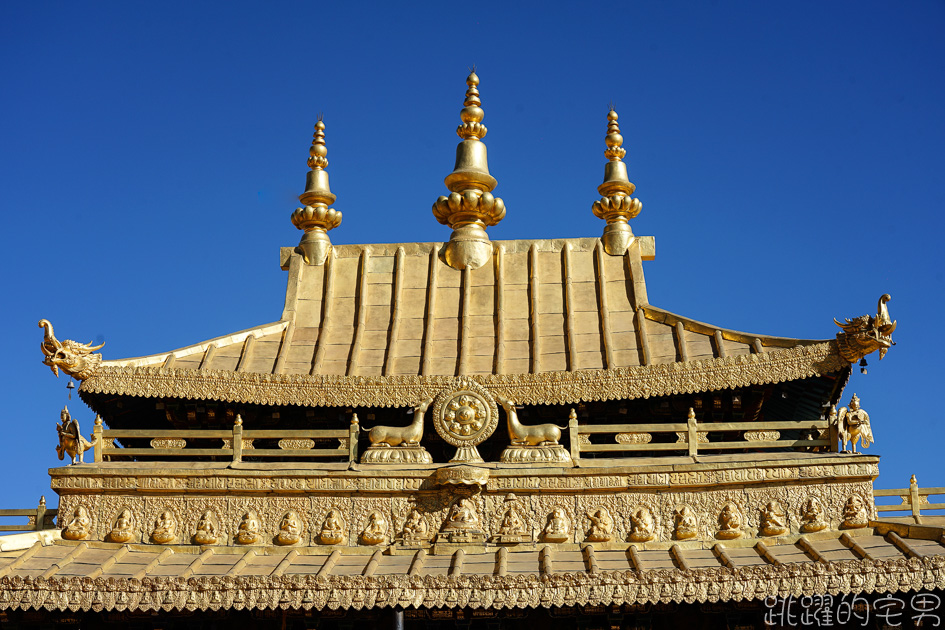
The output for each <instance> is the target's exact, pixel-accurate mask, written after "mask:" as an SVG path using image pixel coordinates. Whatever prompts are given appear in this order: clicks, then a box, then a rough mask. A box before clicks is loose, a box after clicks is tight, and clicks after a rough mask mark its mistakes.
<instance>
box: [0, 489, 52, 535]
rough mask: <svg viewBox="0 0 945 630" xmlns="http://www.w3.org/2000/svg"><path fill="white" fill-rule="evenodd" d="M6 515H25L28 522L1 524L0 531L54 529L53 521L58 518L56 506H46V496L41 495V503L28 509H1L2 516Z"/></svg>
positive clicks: (0, 514)
mask: <svg viewBox="0 0 945 630" xmlns="http://www.w3.org/2000/svg"><path fill="white" fill-rule="evenodd" d="M4 516H25V517H26V518H27V522H26V523H22V524H16V523H14V524H12V525H0V532H31V531H36V532H38V531H40V530H42V529H52V528H53V521H54V520H55V518H56V508H51V509H50V508H47V507H46V497H40V499H39V505H37V506H36V507H35V508H32V509H26V510H0V517H4Z"/></svg>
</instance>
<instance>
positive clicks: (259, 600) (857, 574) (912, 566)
mask: <svg viewBox="0 0 945 630" xmlns="http://www.w3.org/2000/svg"><path fill="white" fill-rule="evenodd" d="M942 588H945V556H942V555H936V556H930V557H923V558H911V559H905V558H897V559H891V560H847V561H833V562H810V563H802V564H784V565H765V566H754V567H742V568H737V569H729V568H727V567H718V568H705V569H691V570H687V571H682V570H679V569H665V570H651V571H643V572H638V571H629V570H628V571H603V572H598V573H588V572H566V573H554V574H548V575H539V574H537V573H528V574H515V575H505V576H498V575H469V576H466V575H460V576H444V575H428V576H410V575H384V576H361V575H348V576H327V577H325V576H321V577H319V576H316V575H311V574H309V575H291V576H233V577H231V576H207V577H191V578H165V577H155V578H149V577H146V578H144V579H142V580H137V579H133V578H132V579H126V578H95V579H90V578H84V577H63V578H57V577H51V578H42V577H36V578H24V577H22V576H19V575H14V576H6V577H3V578H0V611H2V610H11V609H12V610H17V609H19V610H30V609H34V610H47V611H54V610H60V611H65V610H71V611H73V612H75V611H79V610H84V611H87V610H92V611H96V612H97V611H102V610H109V611H111V610H119V611H123V610H129V611H162V610H163V611H166V612H170V611H172V610H190V611H193V610H214V611H215V610H220V609H236V610H241V609H259V610H266V609H280V608H281V609H283V610H285V609H289V608H292V609H304V610H312V609H315V610H322V609H325V608H329V609H332V610H336V609H339V608H340V609H363V608H372V607H378V608H388V607H392V606H401V607H404V608H406V607H410V606H414V607H418V608H419V607H421V606H423V607H430V608H434V607H437V608H465V607H468V608H474V609H487V608H489V609H502V608H537V607H548V606H563V605H574V604H577V605H611V604H617V605H619V604H623V603H630V604H633V603H640V604H643V603H647V602H650V603H657V602H663V603H669V602H676V603H682V602H686V603H693V602H700V603H704V602H719V601H723V602H724V601H741V600H764V599H765V598H767V597H787V596H789V595H793V596H794V597H795V598H796V597H801V596H810V595H819V594H826V593H830V594H831V595H834V596H837V595H841V594H845V593H899V592H908V591H918V590H932V589H942Z"/></svg>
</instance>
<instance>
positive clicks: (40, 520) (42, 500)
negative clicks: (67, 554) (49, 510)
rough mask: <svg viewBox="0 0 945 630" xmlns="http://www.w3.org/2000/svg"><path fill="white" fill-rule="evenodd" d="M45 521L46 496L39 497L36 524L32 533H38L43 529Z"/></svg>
mask: <svg viewBox="0 0 945 630" xmlns="http://www.w3.org/2000/svg"><path fill="white" fill-rule="evenodd" d="M45 521H46V495H42V496H41V497H39V505H37V506H36V523H35V524H34V526H33V530H34V531H37V532H38V531H40V530H41V529H43V524H44V522H45Z"/></svg>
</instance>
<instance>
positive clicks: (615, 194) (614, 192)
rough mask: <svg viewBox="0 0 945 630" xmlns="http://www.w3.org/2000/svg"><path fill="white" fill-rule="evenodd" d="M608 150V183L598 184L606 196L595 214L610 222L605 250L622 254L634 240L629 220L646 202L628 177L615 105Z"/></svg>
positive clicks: (607, 228) (610, 114) (609, 129)
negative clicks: (639, 196)
mask: <svg viewBox="0 0 945 630" xmlns="http://www.w3.org/2000/svg"><path fill="white" fill-rule="evenodd" d="M607 121H608V122H607V137H606V138H604V141H605V142H606V143H607V150H606V151H604V155H605V156H606V157H607V159H608V160H609V162H607V164H606V165H605V166H604V183H603V184H601V185H600V186H598V187H597V192H599V193H600V194H601V195H602V197H601V199H600V201H595V202H594V205H593V206H591V209H592V210H593V212H594V216H596V217H598V218H601V219H604V220H605V221H607V226H606V227H605V228H604V234H603V236H602V237H601V240H602V241H603V242H604V251H606V252H607V253H608V254H611V255H614V256H619V255H621V254H623V253H624V252H626V251H627V248H628V247H629V246H630V243H632V242H633V231H632V230H631V229H630V226H629V225H628V223H627V221H629V220H630V219H632V218H633V217H635V216H637V215H638V214H640V210H642V209H643V203H641V202H640V200H639V199H634V198H632V197H631V196H630V195H632V194H633V191H634V190H635V189H636V186H634V185H633V184H631V183H630V180H629V179H627V165H626V164H624V162H623V157H624V156H625V155H626V154H627V150H626V149H624V148H623V146H622V145H623V136H621V135H620V126H619V125H618V124H617V112H615V111H614V109H613V107H611V108H610V112H609V113H608V114H607Z"/></svg>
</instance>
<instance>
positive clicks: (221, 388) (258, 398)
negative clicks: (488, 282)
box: [80, 341, 849, 407]
mask: <svg viewBox="0 0 945 630" xmlns="http://www.w3.org/2000/svg"><path fill="white" fill-rule="evenodd" d="M848 365H849V364H848V363H847V362H846V361H845V360H843V359H842V358H841V357H840V355H839V352H838V350H837V346H836V343H835V342H834V341H822V342H814V343H809V344H806V345H796V346H795V347H793V348H784V349H778V350H773V351H771V352H762V353H756V354H744V355H737V356H728V357H721V358H713V359H703V360H696V361H687V362H674V363H658V364H652V365H642V366H633V367H624V368H615V369H612V370H580V371H575V372H544V373H538V374H487V375H469V376H467V377H465V378H470V379H472V380H475V381H476V382H478V383H480V384H481V385H482V386H483V387H485V388H486V389H488V390H491V391H494V392H496V393H499V394H501V395H503V396H506V397H510V398H512V399H514V400H516V401H517V402H519V403H521V404H532V405H537V404H575V403H579V402H582V401H597V400H618V399H634V398H649V397H652V396H668V395H673V394H684V393H696V392H703V391H713V390H721V389H729V388H735V387H747V386H751V385H766V384H773V383H782V382H788V381H794V380H799V379H803V378H809V377H813V376H821V375H824V374H831V373H835V372H839V371H840V370H842V369H843V368H845V367H847V366H848ZM458 378H462V377H457V376H446V375H439V376H390V377H385V376H374V377H364V376H338V375H309V374H262V373H253V372H233V371H222V370H191V369H178V368H164V367H154V366H139V367H124V366H117V365H103V366H102V367H101V368H100V369H99V370H98V371H97V372H96V373H95V374H94V375H93V376H92V377H90V378H88V379H86V380H85V381H83V382H82V385H81V387H80V391H81V392H83V393H87V394H111V395H118V396H140V397H145V398H186V399H194V400H218V401H225V402H238V403H249V404H267V405H300V406H319V407H336V406H358V407H364V406H378V407H405V406H411V405H415V404H416V403H417V401H420V400H424V399H426V398H430V397H433V396H435V395H437V394H438V393H439V392H441V391H442V390H443V389H445V388H448V387H453V386H454V384H455V382H456V380H457V379H458Z"/></svg>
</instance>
